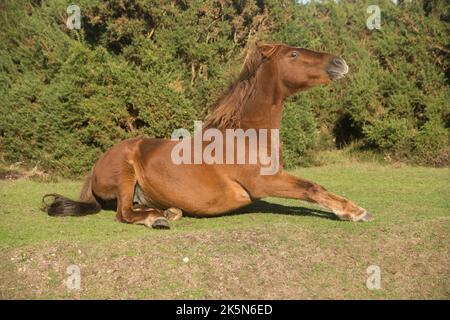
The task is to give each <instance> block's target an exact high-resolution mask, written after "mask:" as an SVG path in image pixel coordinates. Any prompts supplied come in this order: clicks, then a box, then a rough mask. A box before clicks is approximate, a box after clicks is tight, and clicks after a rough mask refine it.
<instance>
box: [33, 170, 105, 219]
mask: <svg viewBox="0 0 450 320" xmlns="http://www.w3.org/2000/svg"><path fill="white" fill-rule="evenodd" d="M91 180H92V173H91V174H89V176H88V177H87V178H86V181H85V183H84V186H83V188H82V189H81V195H80V201H74V200H71V199H69V198H66V197H64V196H62V195H60V194H57V193H50V194H46V195H45V196H44V197H43V198H42V203H43V207H42V210H43V211H46V212H47V213H48V215H49V216H84V215H88V214H93V213H97V212H99V211H100V210H101V209H102V207H101V205H100V203H99V202H98V201H97V199H96V198H95V196H94V194H93V193H92V185H91ZM48 197H53V201H52V202H51V203H47V202H46V201H45V199H46V198H48Z"/></svg>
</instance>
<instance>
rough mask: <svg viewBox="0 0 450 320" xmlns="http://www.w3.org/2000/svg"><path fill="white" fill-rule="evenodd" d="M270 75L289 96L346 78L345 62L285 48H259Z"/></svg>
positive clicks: (329, 56) (270, 46)
mask: <svg viewBox="0 0 450 320" xmlns="http://www.w3.org/2000/svg"><path fill="white" fill-rule="evenodd" d="M257 50H258V51H259V53H260V54H261V55H262V56H263V57H265V58H266V59H267V60H268V61H267V67H269V68H270V72H272V74H273V75H274V76H275V77H277V78H278V81H279V84H280V86H281V87H282V88H283V89H284V90H285V92H286V94H287V95H291V94H293V93H295V92H298V91H301V90H305V89H308V88H311V87H313V86H317V85H320V84H323V83H328V82H331V81H334V80H338V79H341V78H343V77H345V75H346V74H347V73H348V66H347V63H346V62H345V60H344V59H342V58H340V57H337V56H334V55H331V54H328V53H322V52H315V51H311V50H308V49H302V48H298V47H291V46H288V45H284V44H257Z"/></svg>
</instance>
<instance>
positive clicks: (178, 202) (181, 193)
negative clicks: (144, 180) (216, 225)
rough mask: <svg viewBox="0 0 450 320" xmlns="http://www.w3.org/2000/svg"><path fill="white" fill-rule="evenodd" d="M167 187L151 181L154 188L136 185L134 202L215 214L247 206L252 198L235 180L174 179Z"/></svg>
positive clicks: (195, 212)
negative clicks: (182, 180) (175, 180)
mask: <svg viewBox="0 0 450 320" xmlns="http://www.w3.org/2000/svg"><path fill="white" fill-rule="evenodd" d="M167 183H168V184H170V185H172V186H176V187H175V188H172V189H170V190H168V189H166V187H165V186H163V185H161V186H160V187H159V188H158V185H157V184H153V186H152V187H153V188H155V192H152V191H151V190H146V192H144V191H143V190H142V188H141V187H140V186H139V185H138V186H137V187H136V190H135V197H134V199H135V202H137V203H140V204H143V205H145V206H148V207H159V208H162V209H166V208H169V207H175V208H179V209H181V210H183V212H184V213H185V214H186V215H188V216H215V215H220V214H223V213H226V212H230V211H232V210H235V209H238V208H241V207H243V206H246V205H248V204H250V203H251V202H252V200H251V197H250V195H249V194H248V193H247V191H246V190H245V189H244V188H242V186H240V185H239V184H238V183H236V182H231V181H229V182H226V183H218V184H216V185H211V184H208V185H202V184H198V185H196V184H195V185H193V184H192V183H186V184H183V183H181V184H180V183H173V184H171V183H170V182H169V181H167Z"/></svg>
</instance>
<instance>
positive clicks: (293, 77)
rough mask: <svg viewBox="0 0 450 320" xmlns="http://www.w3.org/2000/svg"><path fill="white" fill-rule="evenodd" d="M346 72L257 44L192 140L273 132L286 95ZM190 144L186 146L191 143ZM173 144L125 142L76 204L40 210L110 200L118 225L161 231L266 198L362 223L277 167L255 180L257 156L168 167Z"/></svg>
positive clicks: (310, 56)
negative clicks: (211, 133) (212, 132)
mask: <svg viewBox="0 0 450 320" xmlns="http://www.w3.org/2000/svg"><path fill="white" fill-rule="evenodd" d="M347 72H348V66H347V64H346V62H345V61H344V60H343V59H341V58H339V57H336V56H333V55H330V54H327V53H319V52H313V51H310V50H307V49H301V48H297V47H291V46H288V45H283V44H257V45H255V46H254V48H253V49H252V50H250V51H249V53H248V54H247V57H246V60H245V63H244V65H243V68H242V71H241V73H240V75H239V77H238V79H237V80H236V81H235V82H234V83H233V84H232V85H231V86H230V88H229V89H228V90H227V91H226V92H225V93H224V94H223V95H222V97H221V98H220V99H219V100H218V101H217V103H216V105H215V108H214V111H213V112H212V113H211V114H210V115H209V117H208V118H207V119H206V122H205V124H204V126H203V129H202V130H201V131H200V132H199V133H197V134H202V133H203V132H204V131H205V130H206V129H210V128H215V129H216V130H218V131H219V132H222V133H225V131H227V130H228V129H242V130H247V129H254V130H261V129H266V130H272V129H278V128H279V127H280V122H281V116H282V112H283V105H284V101H285V99H286V98H287V97H289V96H291V95H293V94H294V93H296V92H299V91H303V90H306V89H308V88H311V87H313V86H317V85H320V84H325V83H329V82H331V81H333V80H337V79H341V78H343V77H344V76H345V74H346V73H347ZM191 140H192V141H191ZM191 140H189V141H190V142H189V143H192V145H193V144H194V142H193V141H194V140H195V137H194V139H191ZM245 141H246V142H245V150H247V151H248V152H250V151H252V149H254V146H252V145H250V143H249V142H248V140H245ZM179 143H180V141H175V140H173V139H172V140H168V139H148V138H144V137H138V138H134V139H129V140H125V141H123V142H121V143H119V144H117V145H116V146H114V147H112V148H111V149H110V150H108V151H106V152H105V153H104V154H103V155H102V156H101V157H100V159H99V160H98V161H97V163H96V164H95V165H94V168H93V169H92V171H91V172H90V174H89V175H88V177H87V178H86V181H85V183H84V186H83V188H82V189H81V195H80V200H79V201H73V200H70V199H68V198H65V197H63V196H61V195H58V194H49V195H45V196H44V199H45V197H47V196H52V197H53V198H54V199H53V202H52V203H50V204H45V207H44V208H45V210H46V211H47V212H48V214H49V215H52V216H66V215H86V214H92V213H96V212H99V211H100V210H101V209H102V208H105V207H106V206H107V205H108V203H109V201H113V202H115V204H116V208H117V214H116V219H117V220H118V221H120V222H125V223H132V224H143V225H145V226H147V227H153V228H169V223H168V220H175V219H179V218H181V216H182V214H185V215H188V216H194V217H199V216H202V217H212V216H218V215H222V214H225V213H228V212H231V211H233V210H235V209H238V208H240V207H243V206H246V205H248V204H250V203H251V202H253V201H255V200H258V199H261V198H264V197H269V196H270V197H284V198H294V199H299V200H306V201H309V202H313V203H316V204H319V205H321V206H323V207H326V208H328V209H330V210H331V211H333V213H334V214H336V215H337V216H338V217H339V218H340V219H343V220H351V221H368V220H369V218H370V217H369V215H368V213H367V212H366V210H364V209H363V208H361V207H358V206H357V205H355V204H354V203H353V202H351V201H349V200H347V199H345V198H343V197H340V196H338V195H335V194H333V193H331V192H328V191H327V190H326V189H325V188H324V187H322V186H320V185H318V184H317V183H314V182H311V181H308V180H304V179H300V178H297V177H295V176H292V175H290V174H288V173H287V172H285V171H284V170H283V168H282V165H281V166H280V167H279V168H278V169H277V171H276V173H275V174H270V175H263V174H261V167H262V163H261V159H260V158H259V157H258V159H257V163H247V162H246V163H240V164H223V163H220V162H217V163H210V164H206V163H200V164H188V163H181V164H177V163H174V161H173V158H172V151H173V148H174V147H175V146H177V145H178V144H179ZM200 146H201V149H200V152H202V151H204V150H205V148H206V144H205V142H204V141H203V142H202V144H201V145H200ZM272 146H273V143H271V142H269V143H268V144H266V145H265V148H266V149H267V150H266V151H267V154H268V155H274V152H279V151H278V150H275V151H274V149H273V148H272ZM233 148H235V147H233ZM260 148H264V147H260ZM234 150H235V149H234ZM223 151H224V153H227V152H230V150H229V149H223ZM253 151H254V150H253ZM279 155H280V156H281V152H280V153H279ZM191 156H192V157H194V155H191ZM233 157H234V155H233Z"/></svg>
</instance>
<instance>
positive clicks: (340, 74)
mask: <svg viewBox="0 0 450 320" xmlns="http://www.w3.org/2000/svg"><path fill="white" fill-rule="evenodd" d="M327 73H328V74H329V75H330V78H331V80H339V79H342V78H344V77H345V75H346V74H347V73H348V65H347V63H346V62H345V60H344V59H342V58H338V57H336V58H333V60H331V62H330V64H329V65H328V67H327Z"/></svg>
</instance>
